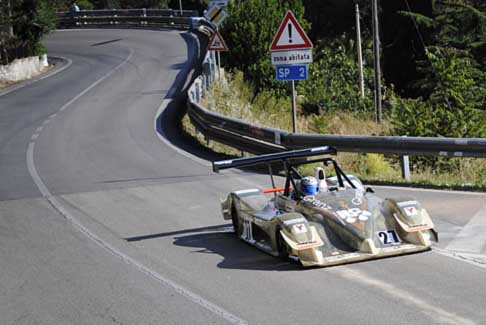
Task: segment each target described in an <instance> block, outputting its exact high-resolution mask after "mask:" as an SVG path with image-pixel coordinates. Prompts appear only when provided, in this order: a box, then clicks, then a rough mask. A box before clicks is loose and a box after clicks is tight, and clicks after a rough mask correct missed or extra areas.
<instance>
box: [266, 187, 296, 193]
mask: <svg viewBox="0 0 486 325" xmlns="http://www.w3.org/2000/svg"><path fill="white" fill-rule="evenodd" d="M289 189H290V190H292V187H290V188H289ZM283 191H285V187H276V188H269V189H266V190H263V191H262V192H263V193H275V192H283Z"/></svg>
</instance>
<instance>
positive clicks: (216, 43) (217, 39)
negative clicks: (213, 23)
mask: <svg viewBox="0 0 486 325" xmlns="http://www.w3.org/2000/svg"><path fill="white" fill-rule="evenodd" d="M208 50H209V51H228V47H227V46H226V43H225V42H224V40H223V37H221V34H220V33H219V32H218V31H217V30H216V31H215V32H214V34H213V36H211V39H210V40H209V45H208Z"/></svg>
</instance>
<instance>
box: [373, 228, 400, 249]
mask: <svg viewBox="0 0 486 325" xmlns="http://www.w3.org/2000/svg"><path fill="white" fill-rule="evenodd" d="M377 235H378V237H379V238H380V240H381V242H382V243H383V245H396V244H400V243H401V242H402V241H401V240H400V238H399V237H398V235H397V233H396V232H395V230H384V231H378V232H377Z"/></svg>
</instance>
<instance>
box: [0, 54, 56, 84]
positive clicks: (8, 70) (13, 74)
mask: <svg viewBox="0 0 486 325" xmlns="http://www.w3.org/2000/svg"><path fill="white" fill-rule="evenodd" d="M47 66H48V63H47V55H45V54H44V55H43V56H42V57H38V56H31V57H28V58H24V59H16V60H14V61H13V62H12V63H10V64H9V65H0V81H20V80H25V79H30V78H32V77H34V76H36V75H38V74H39V73H40V72H41V71H42V69H44V68H45V67H47Z"/></svg>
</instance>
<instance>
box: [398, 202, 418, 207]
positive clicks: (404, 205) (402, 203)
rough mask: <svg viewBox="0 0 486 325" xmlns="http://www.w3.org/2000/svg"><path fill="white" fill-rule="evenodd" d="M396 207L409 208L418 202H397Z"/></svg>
mask: <svg viewBox="0 0 486 325" xmlns="http://www.w3.org/2000/svg"><path fill="white" fill-rule="evenodd" d="M397 205H398V206H399V207H406V206H409V205H418V202H417V201H404V202H398V203H397Z"/></svg>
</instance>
